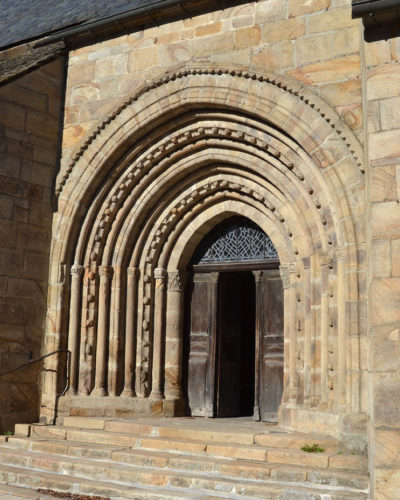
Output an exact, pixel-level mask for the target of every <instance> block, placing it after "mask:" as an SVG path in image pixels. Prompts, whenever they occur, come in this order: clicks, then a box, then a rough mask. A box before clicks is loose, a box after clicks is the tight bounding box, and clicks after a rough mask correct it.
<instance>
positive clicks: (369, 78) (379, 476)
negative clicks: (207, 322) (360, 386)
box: [364, 37, 400, 499]
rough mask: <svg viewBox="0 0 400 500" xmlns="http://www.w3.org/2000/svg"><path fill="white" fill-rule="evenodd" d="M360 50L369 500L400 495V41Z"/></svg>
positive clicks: (378, 44) (390, 40)
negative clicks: (365, 195)
mask: <svg viewBox="0 0 400 500" xmlns="http://www.w3.org/2000/svg"><path fill="white" fill-rule="evenodd" d="M364 48H365V75H364V77H365V84H366V87H365V97H366V106H365V111H366V113H367V115H368V121H367V130H366V132H367V139H368V143H367V146H368V147H367V150H366V154H367V156H368V158H369V175H368V182H369V186H368V187H369V189H368V199H369V214H368V219H369V221H370V224H369V235H368V243H369V245H368V247H369V283H368V286H369V321H368V324H369V367H370V380H369V394H370V448H369V454H370V471H371V480H372V486H373V490H374V492H375V497H374V498H375V499H392V498H397V497H398V496H399V491H400V455H399V449H400V398H399V394H400V307H399V303H400V265H399V262H400V204H399V201H400V198H399V195H400V84H399V82H400V38H390V37H389V40H382V41H377V42H373V43H365V44H364Z"/></svg>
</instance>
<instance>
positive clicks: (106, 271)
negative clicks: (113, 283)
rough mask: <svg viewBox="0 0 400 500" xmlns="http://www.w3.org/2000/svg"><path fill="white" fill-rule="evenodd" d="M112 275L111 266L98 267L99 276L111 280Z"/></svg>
mask: <svg viewBox="0 0 400 500" xmlns="http://www.w3.org/2000/svg"><path fill="white" fill-rule="evenodd" d="M113 273H114V269H113V268H112V267H111V266H100V267H99V275H100V276H106V277H107V278H112V275H113Z"/></svg>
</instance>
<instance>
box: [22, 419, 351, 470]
mask: <svg viewBox="0 0 400 500" xmlns="http://www.w3.org/2000/svg"><path fill="white" fill-rule="evenodd" d="M110 423H112V422H110ZM115 430H116V428H115ZM136 431H137V429H136ZM150 433H152V434H153V435H152V436H149V437H146V434H144V437H143V434H141V435H138V434H129V433H126V432H124V433H123V432H113V431H111V430H95V429H80V428H77V427H67V426H43V425H33V426H32V427H31V434H32V436H33V437H42V438H48V439H59V440H67V441H81V442H85V443H97V444H104V445H114V446H125V447H136V448H143V449H151V450H167V451H169V452H184V453H191V454H199V453H206V454H207V455H215V456H221V457H229V458H240V459H243V460H259V461H260V460H262V461H266V460H268V461H271V462H277V463H292V464H294V465H314V466H319V467H327V466H328V458H329V454H332V453H333V452H334V450H335V447H334V446H331V447H330V448H327V449H326V451H325V452H324V453H318V454H313V453H309V454H305V453H304V452H302V451H301V450H300V449H296V448H295V446H298V447H299V448H300V446H299V445H304V444H308V443H305V442H304V441H305V439H303V438H299V436H295V437H286V438H285V437H283V438H282V440H281V441H282V442H281V445H280V446H281V447H284V446H285V444H288V446H289V448H288V449H286V451H282V448H277V446H278V442H279V439H278V438H277V437H276V436H275V435H272V439H271V445H272V447H271V448H270V447H269V446H268V443H269V441H268V439H267V438H265V435H262V436H255V440H256V441H258V442H259V443H263V445H262V446H261V444H259V443H258V442H256V443H255V444H249V445H243V444H235V443H233V444H232V443H230V444H227V443H226V442H217V441H214V440H211V441H209V442H207V441H200V440H197V439H196V440H193V439H188V438H186V437H185V438H183V437H181V438H178V437H177V438H170V437H158V436H154V434H156V432H155V431H154V430H153V431H151V432H150V431H149V434H150ZM195 434H196V433H192V435H195ZM214 434H215V435H213V436H212V437H213V439H216V438H218V434H219V433H214ZM185 435H186V434H185ZM225 435H226V433H225ZM225 435H223V436H222V437H223V438H224V437H225ZM318 444H319V442H318ZM322 444H324V443H322ZM290 449H292V450H293V456H294V458H295V459H296V461H295V462H288V456H289V455H291V452H290V451H287V450H290ZM274 450H276V453H275V452H274ZM353 461H354V460H353ZM356 469H357V470H359V467H357V468H356Z"/></svg>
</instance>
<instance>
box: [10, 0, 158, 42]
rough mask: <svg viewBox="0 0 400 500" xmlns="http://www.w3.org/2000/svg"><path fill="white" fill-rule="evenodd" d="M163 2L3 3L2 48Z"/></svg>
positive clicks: (43, 0)
mask: <svg viewBox="0 0 400 500" xmlns="http://www.w3.org/2000/svg"><path fill="white" fill-rule="evenodd" d="M161 3H162V2H160V0H0V12H1V16H0V48H4V47H7V46H10V45H15V44H18V43H21V42H23V41H27V40H32V39H35V38H40V37H42V36H44V35H47V34H49V33H53V32H56V31H58V30H61V29H65V28H67V27H72V26H79V25H84V24H86V23H88V22H92V21H97V20H100V19H104V18H107V17H110V16H114V15H118V14H122V13H124V12H128V11H131V10H134V9H139V8H141V7H146V6H154V5H157V4H161Z"/></svg>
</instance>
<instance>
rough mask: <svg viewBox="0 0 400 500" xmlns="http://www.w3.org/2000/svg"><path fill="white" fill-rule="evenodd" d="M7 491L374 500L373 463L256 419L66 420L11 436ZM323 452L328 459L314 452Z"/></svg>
mask: <svg viewBox="0 0 400 500" xmlns="http://www.w3.org/2000/svg"><path fill="white" fill-rule="evenodd" d="M1 439H2V441H1V443H0V483H3V484H9V485H12V486H19V487H25V488H31V489H36V490H37V489H42V490H50V491H56V492H64V493H71V494H74V495H93V496H96V495H97V496H101V497H105V498H112V499H114V498H115V499H121V498H127V499H128V498H129V499H138V500H139V499H140V500H142V499H143V500H144V499H146V500H151V499H196V500H200V499H204V500H205V499H208V500H211V499H217V498H232V499H236V498H244V499H248V500H250V499H282V500H291V499H296V500H300V499H313V500H314V499H315V500H339V499H340V500H344V499H346V500H347V499H354V500H356V499H357V500H360V499H367V498H369V495H368V485H369V480H368V474H367V457H366V456H364V455H354V454H352V453H350V452H346V451H345V450H343V451H341V450H340V449H339V445H338V442H337V441H335V439H333V438H331V437H327V436H321V435H310V434H300V433H294V432H293V433H292V432H285V431H283V430H280V429H279V428H278V427H277V426H273V425H267V424H261V423H256V422H252V421H251V420H246V419H220V420H213V419H208V420H207V419H192V418H173V419H172V418H171V419H165V418H164V419H129V420H123V419H116V418H92V417H65V418H64V421H63V424H62V425H56V426H47V425H40V424H34V425H17V426H16V432H15V435H14V436H2V437H1ZM313 443H317V444H318V445H319V446H320V447H322V448H324V449H325V451H324V452H323V453H306V452H304V451H302V450H301V447H302V446H304V445H305V444H308V445H312V444H313Z"/></svg>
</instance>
